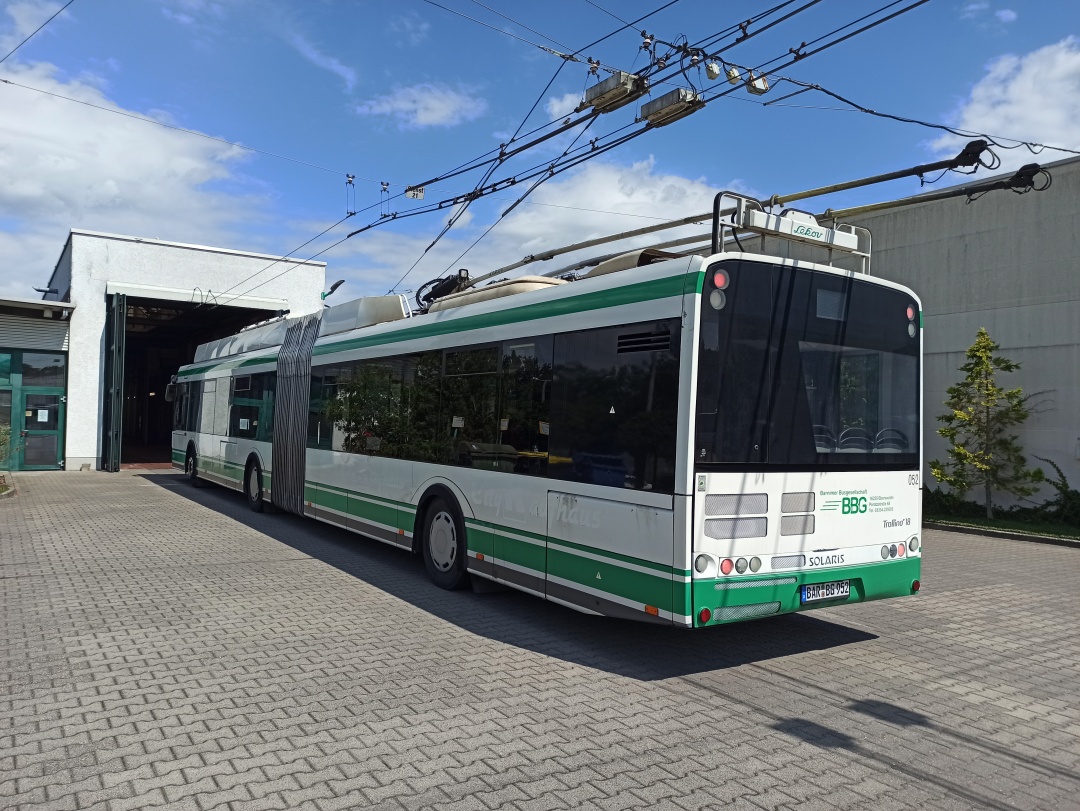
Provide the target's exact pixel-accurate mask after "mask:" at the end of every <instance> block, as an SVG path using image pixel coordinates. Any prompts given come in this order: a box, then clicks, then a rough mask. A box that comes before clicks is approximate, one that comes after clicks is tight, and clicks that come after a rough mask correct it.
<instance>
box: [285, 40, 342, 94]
mask: <svg viewBox="0 0 1080 811" xmlns="http://www.w3.org/2000/svg"><path fill="white" fill-rule="evenodd" d="M286 41H287V42H288V43H289V44H290V45H292V47H293V48H295V49H296V51H297V53H299V54H300V55H301V56H302V57H304V59H306V60H307V61H308V62H310V63H311V64H313V65H315V66H316V67H319V68H322V69H323V70H328V71H330V72H331V73H334V74H337V75H338V76H340V77H341V79H342V81H344V82H345V89H346V90H348V91H350V92H351V91H352V89H353V86H354V85H355V84H356V71H355V70H353V69H352V68H350V67H349V66H348V65H345V64H343V63H341V62H340V61H338V60H337V59H335V58H334V57H332V56H327V55H326V54H324V53H323V52H322V51H320V50H319V49H318V48H316V47H315V46H314V45H312V44H311V43H310V42H308V41H307V40H306V39H305V38H304V37H302V36H301V35H300V34H296V33H294V34H293V35H292V36H290V37H288V38H287V39H286Z"/></svg>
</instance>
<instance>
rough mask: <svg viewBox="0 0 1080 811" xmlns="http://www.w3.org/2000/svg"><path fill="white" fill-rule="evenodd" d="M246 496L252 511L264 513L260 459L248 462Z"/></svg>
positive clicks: (245, 476)
mask: <svg viewBox="0 0 1080 811" xmlns="http://www.w3.org/2000/svg"><path fill="white" fill-rule="evenodd" d="M244 496H245V497H246V498H247V503H248V507H250V508H251V509H252V511H254V512H257V513H261V512H262V511H263V477H262V465H260V464H259V460H258V459H252V460H251V461H250V462H248V465H247V469H246V470H245V471H244Z"/></svg>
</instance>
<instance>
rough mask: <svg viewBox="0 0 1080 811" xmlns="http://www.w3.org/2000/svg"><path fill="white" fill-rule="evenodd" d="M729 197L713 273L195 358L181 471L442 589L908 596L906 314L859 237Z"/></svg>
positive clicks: (566, 285)
mask: <svg viewBox="0 0 1080 811" xmlns="http://www.w3.org/2000/svg"><path fill="white" fill-rule="evenodd" d="M722 196H723V197H724V198H725V199H729V200H734V203H735V206H734V211H733V212H732V211H730V210H727V211H724V212H721V210H720V200H721V196H718V198H717V204H716V213H715V215H714V222H713V240H712V247H711V252H710V251H708V250H706V251H703V253H706V254H708V255H705V256H702V255H699V254H694V255H677V254H664V253H662V252H660V251H657V250H645V251H635V252H633V253H630V254H625V255H622V256H619V257H617V258H614V259H608V260H606V261H603V262H601V263H599V264H597V265H596V266H595V267H593V268H592V269H591V270H590V271H588V272H585V273H582V274H580V276H579V277H576V278H574V277H573V276H574V274H570V273H564V274H562V277H560V276H559V275H557V274H553V275H548V276H526V277H523V278H516V279H512V280H508V281H498V282H494V283H492V284H489V285H487V286H483V287H469V286H468V281H467V279H466V275H465V273H464V272H462V273H461V274H459V277H456V278H454V279H450V278H449V277H448V279H446V280H441V281H442V284H440V285H438V286H437V287H436V288H435V291H434V292H435V293H437V294H439V295H438V296H434V295H431V294H430V293H429V294H428V296H427V298H426V299H421V300H420V303H421V307H420V309H419V311H417V310H415V309H413V308H411V307H410V306H409V305H408V304H407V303H406V301H405V299H404V298H403V297H401V296H380V297H371V298H364V299H360V300H358V301H354V302H349V303H346V304H342V305H339V306H337V307H334V308H330V309H325V310H324V311H323V312H322V313H316V314H313V315H309V316H303V317H298V318H291V319H287V320H286V319H282V320H278V321H275V322H270V323H267V324H264V325H261V326H257V327H253V328H249V329H247V330H245V331H243V332H240V333H239V334H237V335H234V336H232V337H229V338H225V339H222V340H219V341H215V342H212V343H209V344H205V345H203V346H201V347H200V348H199V351H198V353H197V355H196V359H195V362H194V363H192V364H191V365H189V366H185V367H183V368H182V369H180V371H179V374H178V375H177V379H176V383H175V384H174V385H173V386H172V387H171V396H172V399H173V401H174V405H175V416H176V425H175V428H176V430H175V431H174V433H173V443H172V448H173V457H172V458H173V463H174V465H175V466H176V467H178V468H180V469H182V470H184V471H185V473H186V475H187V476H189V477H190V478H191V479H192V480H193V481H194V480H198V479H205V480H208V481H212V482H216V483H218V484H221V485H225V486H227V487H232V488H234V489H236V490H239V491H241V492H243V493H244V494H245V496H246V498H247V500H248V502H249V503H250V505H251V507H253V508H254V509H256V510H258V509H262V507H263V505H264V503H267V502H272V503H273V504H274V505H276V506H277V507H278V508H280V509H283V510H286V511H291V512H295V513H298V514H302V515H307V516H311V517H313V518H315V519H316V520H319V521H325V522H327V523H330V524H334V525H336V526H339V527H344V528H346V529H348V530H351V531H353V532H356V533H358V534H360V535H364V536H367V537H368V538H374V539H375V540H379V541H383V542H385V543H389V544H392V545H395V546H400V547H402V548H404V549H406V550H410V551H412V552H414V553H416V554H418V555H420V556H421V557H422V558H423V560H424V564H425V567H426V569H427V572H428V574H429V575H430V577H431V579H432V580H433V581H434V582H435V583H436V584H437V585H439V586H441V587H443V588H447V589H454V588H457V587H459V586H462V585H464V584H465V583H466V582H467V581H468V579H469V578H470V577H472V578H486V579H488V580H492V581H496V582H498V583H502V584H505V585H507V586H510V587H513V588H516V589H520V590H522V591H526V592H529V593H531V594H534V595H537V596H539V597H542V598H544V599H547V600H551V601H553V602H557V603H560V604H562V605H565V606H569V607H571V608H574V609H577V610H579V611H583V612H587V613H592V614H601V615H606V616H613V617H622V618H629V619H637V620H643V621H647V622H657V623H665V624H672V625H678V626H685V627H702V626H706V625H714V624H717V623H725V622H732V621H736V620H747V619H753V618H760V617H767V616H773V615H777V614H784V613H789V612H794V611H805V610H808V609H812V608H817V607H823V606H830V607H831V606H837V605H839V604H843V603H853V602H862V601H865V600H875V599H880V598H884V597H899V596H902V595H911V594H914V593H915V592H917V591H918V590H919V576H920V575H919V566H920V557H921V553H922V548H921V537H920V534H921V525H920V519H921V499H920V486H919V474H920V470H921V457H922V447H921V440H920V420H921V413H920V412H921V407H920V403H921V397H920V389H921V363H920V358H921V344H922V336H921V329H920V323H921V317H920V303H919V300H918V299H917V298H916V296H915V295H914V294H913V293H912V292H911V291H910V290H907V289H905V288H903V287H901V286H899V285H897V284H892V283H890V282H887V281H883V280H880V279H875V278H872V277H871V276H870V275H869V234H868V233H866V232H865V231H863V230H862V229H856V228H853V227H851V226H845V225H840V224H836V225H835V226H834V227H833V228H825V227H823V226H820V225H818V224H817V223H816V222H815V221H814V220H813V218H810V217H808V216H807V215H803V214H801V213H798V212H784V213H782V214H779V215H777V214H772V213H769V212H766V211H764V210H762V208H761V207H760V206H759V205H757V204H756V202H754V201H752V200H749V199H748V198H742V197H739V196H738V195H732V194H727V193H725V195H722ZM735 232H739V233H743V234H746V236H744V240H745V239H747V238H750V236H751V234H756V235H757V236H760V238H761V246H762V250H765V247H766V245H767V244H768V245H775V246H779V249H775V248H774V250H773V251H772V253H774V254H776V253H784V254H786V253H789V252H790V250H789V249H790V248H792V247H793V245H792V243H791V242H790V240H794V241H796V242H800V243H804V244H805V245H816V246H818V247H821V248H825V249H827V250H828V258H829V264H817V263H812V262H807V261H802V260H795V259H791V258H779V257H777V256H770V255H768V254H765V253H750V252H744V251H743V249H742V247H741V245H738V244H737V240H735V241H730V239H731V238H733V237H735V236H736V233H735ZM727 247H738V248H739V250H737V251H729V250H727V249H726V248H727ZM799 248H800V250H801V251H806V250H807V249H806V248H805V247H804V246H799ZM834 254H839V255H842V256H844V257H846V258H847V259H848V260H849V261H850V262H851V263H853V264H856V265H858V269H856V270H841V269H839V268H837V267H835V266H833V265H832V258H833V256H834ZM800 255H802V254H801V253H800ZM566 276H571V277H572V278H565V277H566ZM425 287H428V286H425ZM448 288H449V289H448ZM455 288H456V289H455ZM419 298H420V297H419V296H418V299H419Z"/></svg>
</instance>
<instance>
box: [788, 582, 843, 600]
mask: <svg viewBox="0 0 1080 811" xmlns="http://www.w3.org/2000/svg"><path fill="white" fill-rule="evenodd" d="M850 594H851V581H850V580H837V581H835V582H832V583H812V584H811V585H809V586H803V587H802V588H801V589H800V595H799V596H800V598H801V600H802V602H804V603H817V602H820V601H821V600H843V599H846V598H847V597H848V596H849V595H850Z"/></svg>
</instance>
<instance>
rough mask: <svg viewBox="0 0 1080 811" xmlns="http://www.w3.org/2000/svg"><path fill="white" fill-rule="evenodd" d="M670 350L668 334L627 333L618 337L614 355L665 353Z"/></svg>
mask: <svg viewBox="0 0 1080 811" xmlns="http://www.w3.org/2000/svg"><path fill="white" fill-rule="evenodd" d="M670 348H671V333H669V332H628V333H626V334H625V335H620V336H619V342H618V347H617V348H616V350H615V351H616V353H618V354H620V355H622V354H624V353H626V352H666V351H667V350H669V349H670Z"/></svg>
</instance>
